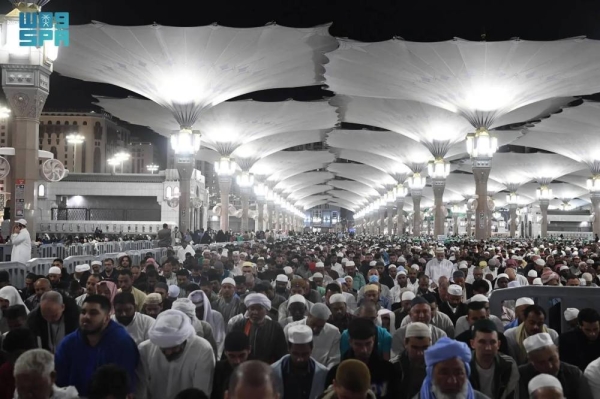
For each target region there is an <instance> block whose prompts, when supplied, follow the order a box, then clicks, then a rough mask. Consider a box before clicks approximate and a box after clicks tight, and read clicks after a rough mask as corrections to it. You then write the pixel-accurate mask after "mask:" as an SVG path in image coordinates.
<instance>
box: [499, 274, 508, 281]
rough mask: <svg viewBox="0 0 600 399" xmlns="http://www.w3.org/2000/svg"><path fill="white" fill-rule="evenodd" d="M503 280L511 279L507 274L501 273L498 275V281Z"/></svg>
mask: <svg viewBox="0 0 600 399" xmlns="http://www.w3.org/2000/svg"><path fill="white" fill-rule="evenodd" d="M501 278H505V279H507V280H508V279H509V278H508V274H506V273H500V274H499V275H498V278H497V279H498V280H500V279H501Z"/></svg>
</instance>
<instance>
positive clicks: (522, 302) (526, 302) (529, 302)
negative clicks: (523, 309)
mask: <svg viewBox="0 0 600 399" xmlns="http://www.w3.org/2000/svg"><path fill="white" fill-rule="evenodd" d="M534 304H535V303H534V302H533V299H531V298H519V299H517V302H516V303H515V307H519V306H523V305H527V306H530V305H534Z"/></svg>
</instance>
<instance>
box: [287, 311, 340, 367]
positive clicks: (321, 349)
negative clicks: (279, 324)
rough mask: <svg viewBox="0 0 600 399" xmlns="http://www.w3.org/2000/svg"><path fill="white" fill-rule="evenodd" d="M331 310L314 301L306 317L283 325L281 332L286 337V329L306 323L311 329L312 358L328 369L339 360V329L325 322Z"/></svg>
mask: <svg viewBox="0 0 600 399" xmlns="http://www.w3.org/2000/svg"><path fill="white" fill-rule="evenodd" d="M330 316H331V310H329V308H328V307H327V305H325V304H323V303H315V304H314V305H313V306H312V308H310V313H309V315H308V317H305V318H304V319H302V320H299V321H294V322H291V323H290V324H288V325H287V326H285V328H284V330H283V332H284V333H285V337H286V338H288V340H289V336H288V331H289V329H290V328H291V327H292V326H298V325H307V326H309V327H310V328H311V330H312V331H313V350H312V358H313V359H315V360H316V361H317V362H319V363H321V364H322V365H324V366H325V367H327V368H328V369H331V368H332V367H333V366H335V365H336V364H338V363H339V362H340V358H341V356H340V337H341V334H340V330H338V328H337V327H336V326H334V325H333V324H329V323H327V320H329V317H330Z"/></svg>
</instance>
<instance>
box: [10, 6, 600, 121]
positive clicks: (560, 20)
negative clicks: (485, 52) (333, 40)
mask: <svg viewBox="0 0 600 399" xmlns="http://www.w3.org/2000/svg"><path fill="white" fill-rule="evenodd" d="M190 4H192V5H191V6H190ZM10 9H11V5H10V3H9V2H8V1H7V0H0V13H2V14H5V13H6V12H8V11H10ZM44 10H45V11H68V12H69V13H70V17H71V25H77V24H85V23H89V22H90V21H91V20H96V21H101V22H105V23H109V24H114V25H147V24H152V23H153V22H156V23H159V24H162V25H173V26H199V25H207V24H211V23H214V22H217V23H219V24H221V25H224V26H232V27H254V26H261V25H264V24H266V23H269V22H272V21H275V22H277V23H278V24H280V25H284V26H293V27H309V26H314V25H319V24H324V23H332V25H331V28H330V33H331V34H332V35H334V36H339V37H349V38H351V39H355V40H361V41H382V40H387V39H390V38H392V37H394V36H399V37H402V38H404V39H406V40H411V41H441V40H449V39H452V38H453V37H460V38H463V39H468V40H482V39H485V40H488V41H496V40H507V39H510V38H514V37H520V38H521V39H528V40H555V39H561V38H568V37H573V36H580V35H583V36H588V37H590V38H593V39H600V1H598V0H572V1H570V2H559V1H548V0H546V1H540V0H521V1H515V0H509V1H506V0H490V1H481V0H480V1H474V0H471V1H465V0H451V1H427V0H421V1H412V2H410V1H401V0H354V1H343V0H258V1H256V0H254V1H253V0H246V1H238V0H236V1H231V0H212V1H210V0H195V1H194V0H188V1H170V2H147V1H141V0H120V1H119V0H51V1H50V3H49V4H48V5H46V6H45V7H44ZM50 93H51V94H50V96H49V98H48V101H47V104H46V110H50V109H57V110H58V109H61V110H65V109H77V110H87V109H90V108H91V107H93V105H92V101H93V99H92V97H91V96H92V94H97V95H107V96H115V97H124V96H127V95H128V94H130V93H128V92H127V91H125V90H123V89H118V88H115V87H112V86H110V85H101V84H94V83H87V82H81V81H78V80H75V79H70V78H65V77H61V76H60V75H58V74H57V73H53V75H52V78H51V89H50ZM331 95H332V93H331V92H328V91H327V90H325V89H323V88H321V87H309V88H298V89H283V90H268V91H265V92H259V93H252V94H249V95H246V96H244V97H242V98H254V99H256V100H261V101H280V100H285V99H287V98H294V99H296V100H314V99H318V98H322V97H328V96H331Z"/></svg>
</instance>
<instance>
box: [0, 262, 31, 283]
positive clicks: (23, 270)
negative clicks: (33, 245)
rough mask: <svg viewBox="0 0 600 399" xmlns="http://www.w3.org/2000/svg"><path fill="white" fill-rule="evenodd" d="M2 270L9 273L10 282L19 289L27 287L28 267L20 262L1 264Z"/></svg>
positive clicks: (0, 268)
mask: <svg viewBox="0 0 600 399" xmlns="http://www.w3.org/2000/svg"><path fill="white" fill-rule="evenodd" d="M0 270H6V271H7V272H8V275H9V278H10V282H11V283H12V285H14V286H15V287H17V288H23V287H25V276H26V275H27V266H26V265H24V264H23V263H20V262H0Z"/></svg>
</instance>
